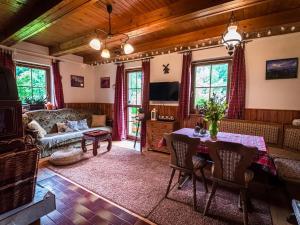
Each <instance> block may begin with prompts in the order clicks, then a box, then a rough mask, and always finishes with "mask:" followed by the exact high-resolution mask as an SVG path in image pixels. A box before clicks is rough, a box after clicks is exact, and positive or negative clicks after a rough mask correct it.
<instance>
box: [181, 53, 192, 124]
mask: <svg viewBox="0 0 300 225" xmlns="http://www.w3.org/2000/svg"><path fill="white" fill-rule="evenodd" d="M191 67H192V52H186V53H184V54H183V62H182V74H181V84H180V98H179V109H178V119H179V121H180V123H181V126H183V121H184V119H186V118H188V116H189V110H190V95H191Z"/></svg>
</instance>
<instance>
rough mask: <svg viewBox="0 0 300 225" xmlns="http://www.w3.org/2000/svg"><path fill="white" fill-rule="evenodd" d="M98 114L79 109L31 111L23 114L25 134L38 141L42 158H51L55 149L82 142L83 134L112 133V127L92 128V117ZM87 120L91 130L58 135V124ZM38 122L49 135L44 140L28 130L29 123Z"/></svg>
mask: <svg viewBox="0 0 300 225" xmlns="http://www.w3.org/2000/svg"><path fill="white" fill-rule="evenodd" d="M93 114H98V113H97V112H95V111H92V110H79V109H67V108H65V109H59V110H36V111H29V112H26V113H24V114H23V126H24V128H25V132H27V133H30V134H32V135H33V136H34V138H35V139H36V143H37V145H38V146H39V147H40V148H41V151H40V154H41V157H47V156H50V155H51V154H52V153H53V151H55V148H57V147H59V146H63V145H67V144H71V143H74V142H78V141H80V140H81V138H82V136H83V132H86V131H91V130H95V129H101V130H107V131H111V127H110V126H103V127H93V128H91V122H92V115H93ZM82 119H87V123H88V127H89V129H86V130H80V131H72V132H64V133H58V131H57V126H56V123H62V122H66V121H67V120H82ZM32 120H36V121H37V122H38V123H39V124H40V125H41V127H42V128H44V129H45V131H46V132H47V134H46V135H45V136H44V137H43V138H38V137H37V135H35V133H34V131H31V130H29V129H28V126H27V125H28V123H30V122H31V121H32Z"/></svg>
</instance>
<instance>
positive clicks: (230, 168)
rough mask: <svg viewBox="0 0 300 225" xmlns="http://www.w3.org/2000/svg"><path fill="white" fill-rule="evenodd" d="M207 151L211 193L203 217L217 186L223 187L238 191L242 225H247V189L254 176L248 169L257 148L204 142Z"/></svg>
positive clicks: (220, 142) (227, 143) (219, 142)
mask: <svg viewBox="0 0 300 225" xmlns="http://www.w3.org/2000/svg"><path fill="white" fill-rule="evenodd" d="M205 145H206V146H207V147H208V149H209V155H210V158H211V159H212V160H213V166H212V181H213V184H212V191H211V193H210V195H209V198H208V200H207V202H206V205H205V209H204V215H206V213H207V211H208V208H209V206H210V203H211V200H212V198H213V196H214V195H215V193H216V190H217V186H218V185H225V186H228V187H232V188H237V189H240V203H241V204H242V209H243V220H244V224H245V225H247V224H248V211H247V189H248V185H249V183H250V181H252V179H253V177H254V174H253V172H252V171H251V170H248V167H249V166H250V165H251V164H252V162H253V161H254V158H255V156H256V154H257V148H255V147H247V146H244V145H242V144H238V143H229V142H222V141H216V142H211V141H207V142H205Z"/></svg>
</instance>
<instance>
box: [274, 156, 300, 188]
mask: <svg viewBox="0 0 300 225" xmlns="http://www.w3.org/2000/svg"><path fill="white" fill-rule="evenodd" d="M274 163H275V166H276V169H277V172H278V176H279V177H280V178H282V179H284V180H289V181H294V182H297V183H300V161H298V160H292V159H283V158H275V159H274Z"/></svg>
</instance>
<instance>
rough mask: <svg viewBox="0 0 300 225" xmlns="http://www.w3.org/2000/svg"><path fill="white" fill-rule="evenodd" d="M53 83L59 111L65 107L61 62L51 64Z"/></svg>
mask: <svg viewBox="0 0 300 225" xmlns="http://www.w3.org/2000/svg"><path fill="white" fill-rule="evenodd" d="M51 67H52V73H53V81H54V94H55V106H56V108H57V109H62V108H64V106H65V102H64V91H63V86H62V82H61V75H60V72H59V62H58V61H53V62H52V64H51Z"/></svg>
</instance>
